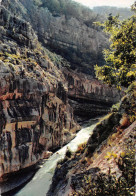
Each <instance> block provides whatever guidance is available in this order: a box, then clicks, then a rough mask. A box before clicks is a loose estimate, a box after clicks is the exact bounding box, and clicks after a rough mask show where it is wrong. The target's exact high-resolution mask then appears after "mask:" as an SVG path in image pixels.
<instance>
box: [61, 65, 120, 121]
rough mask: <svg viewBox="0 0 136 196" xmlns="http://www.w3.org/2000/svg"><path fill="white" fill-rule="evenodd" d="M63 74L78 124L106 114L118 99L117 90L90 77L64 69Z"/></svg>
mask: <svg viewBox="0 0 136 196" xmlns="http://www.w3.org/2000/svg"><path fill="white" fill-rule="evenodd" d="M63 73H64V76H65V78H66V81H67V82H68V98H69V103H70V105H71V106H72V107H73V109H74V115H75V117H76V119H77V121H78V122H82V121H83V120H88V119H90V118H94V117H97V116H100V115H104V114H106V113H108V112H109V108H110V107H111V106H112V105H113V103H116V102H117V101H118V100H119V98H120V96H119V93H118V91H117V89H114V88H110V87H108V86H107V85H105V84H103V83H101V82H99V81H98V80H96V79H94V78H93V77H92V76H90V75H87V74H84V73H77V71H73V70H71V69H66V68H64V69H63Z"/></svg>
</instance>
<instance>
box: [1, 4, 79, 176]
mask: <svg viewBox="0 0 136 196" xmlns="http://www.w3.org/2000/svg"><path fill="white" fill-rule="evenodd" d="M14 28H15V29H14ZM0 29H3V31H0V37H1V40H0V41H1V45H0V47H1V52H0V179H1V180H3V179H2V177H3V175H5V174H8V173H11V172H15V171H18V170H20V169H22V168H26V167H29V166H31V165H33V164H35V163H37V161H38V160H39V159H41V158H44V157H45V156H47V155H46V154H47V153H46V152H47V151H48V150H54V149H56V148H59V147H61V146H62V145H64V144H65V143H67V142H68V141H69V140H71V139H72V138H73V136H74V135H72V134H71V133H74V132H75V131H76V130H77V125H76V124H75V122H74V120H73V110H72V108H71V107H70V106H69V104H68V102H67V84H66V81H65V78H64V75H63V73H62V72H61V71H60V70H58V68H57V67H56V66H55V65H54V64H53V63H52V62H51V61H50V60H49V58H48V56H47V54H46V52H45V51H44V48H43V49H42V48H41V47H40V46H39V42H38V40H37V37H36V35H35V33H34V31H33V30H32V28H31V26H30V25H29V24H28V23H26V22H25V21H22V20H19V19H18V18H16V17H13V16H12V15H11V14H10V13H9V12H8V11H7V10H6V9H5V8H4V7H2V6H1V7H0ZM36 43H37V45H36ZM38 47H39V48H38Z"/></svg>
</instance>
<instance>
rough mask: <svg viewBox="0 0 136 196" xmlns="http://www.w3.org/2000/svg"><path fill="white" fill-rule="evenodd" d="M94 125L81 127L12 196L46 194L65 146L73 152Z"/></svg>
mask: <svg viewBox="0 0 136 196" xmlns="http://www.w3.org/2000/svg"><path fill="white" fill-rule="evenodd" d="M95 122H96V121H95ZM95 126H96V124H93V125H91V126H89V127H86V128H82V129H81V130H80V131H79V132H78V133H77V136H76V137H75V138H74V139H73V140H72V141H71V142H70V143H69V144H67V145H66V146H64V147H62V148H61V149H60V150H58V151H57V152H56V153H54V154H53V155H52V156H51V157H50V158H49V159H48V160H47V161H46V162H45V163H44V164H43V165H42V166H41V168H40V169H39V170H38V172H37V173H36V174H35V176H34V177H33V178H32V180H31V181H30V182H29V183H27V184H26V185H25V186H24V187H23V188H22V189H21V190H19V191H18V192H17V193H16V194H14V196H38V195H39V196H46V194H47V192H48V190H49V187H50V184H51V182H52V177H53V174H54V171H55V168H56V165H57V163H58V161H60V160H62V159H64V157H65V154H66V150H67V148H69V149H70V150H71V151H72V152H75V151H76V150H77V147H78V145H79V144H82V143H84V142H86V141H87V140H88V138H89V137H90V135H91V134H92V133H93V129H94V127H95Z"/></svg>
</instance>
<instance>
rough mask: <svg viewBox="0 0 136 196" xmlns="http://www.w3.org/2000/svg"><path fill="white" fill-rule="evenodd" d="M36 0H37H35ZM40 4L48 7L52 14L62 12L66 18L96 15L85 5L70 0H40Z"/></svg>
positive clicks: (84, 18) (88, 18) (83, 18)
mask: <svg viewBox="0 0 136 196" xmlns="http://www.w3.org/2000/svg"><path fill="white" fill-rule="evenodd" d="M37 1H38V0H37ZM41 1H42V5H40V6H39V7H44V8H48V10H49V11H50V12H51V13H52V14H53V15H54V16H59V15H60V14H64V15H65V17H66V18H69V17H75V18H78V19H80V18H81V19H82V20H91V18H92V17H94V16H97V14H95V13H94V12H93V11H92V10H91V9H89V8H88V7H85V6H83V5H81V4H79V3H77V2H75V1H72V0H50V1H49V0H41Z"/></svg>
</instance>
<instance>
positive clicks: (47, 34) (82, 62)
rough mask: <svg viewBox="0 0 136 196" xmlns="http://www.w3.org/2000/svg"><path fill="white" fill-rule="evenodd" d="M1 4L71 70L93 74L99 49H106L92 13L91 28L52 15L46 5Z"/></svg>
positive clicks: (100, 60)
mask: <svg viewBox="0 0 136 196" xmlns="http://www.w3.org/2000/svg"><path fill="white" fill-rule="evenodd" d="M2 4H3V5H5V6H6V7H7V8H8V9H9V10H11V11H13V12H14V13H15V14H16V15H18V16H20V17H22V18H24V19H25V20H26V21H29V22H30V24H31V25H32V27H33V29H34V30H35V31H36V32H37V35H38V37H39V40H40V41H42V43H43V44H45V46H48V47H49V48H51V49H52V50H54V51H55V52H57V53H59V54H61V55H62V56H64V57H65V58H66V59H67V60H68V61H70V62H71V63H72V68H74V69H78V70H80V71H83V72H85V73H91V74H93V65H95V64H99V65H102V64H103V55H102V50H103V48H107V47H108V41H107V37H106V36H105V34H104V33H103V32H102V31H101V30H98V29H96V28H95V26H94V25H93V21H98V20H99V19H98V16H97V15H96V14H95V13H92V16H91V17H92V18H89V20H90V21H91V25H87V21H84V20H83V19H82V18H81V19H77V18H75V17H70V16H69V17H66V15H63V14H53V13H51V12H50V11H49V10H48V7H46V6H39V7H38V6H36V5H35V1H34V0H30V1H27V0H13V2H10V1H8V0H3V1H2ZM45 5H46V4H45ZM90 12H91V11H90ZM88 66H90V67H89V68H88ZM84 67H85V68H84Z"/></svg>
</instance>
